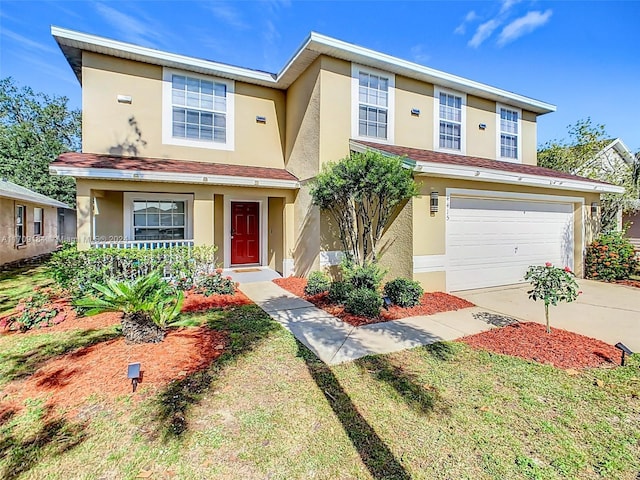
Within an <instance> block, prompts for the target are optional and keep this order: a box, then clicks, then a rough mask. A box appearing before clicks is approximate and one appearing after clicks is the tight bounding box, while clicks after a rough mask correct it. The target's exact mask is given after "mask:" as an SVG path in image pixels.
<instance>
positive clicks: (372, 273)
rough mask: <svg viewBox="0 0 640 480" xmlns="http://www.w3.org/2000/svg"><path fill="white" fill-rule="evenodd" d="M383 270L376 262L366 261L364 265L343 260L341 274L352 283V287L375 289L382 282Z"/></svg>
mask: <svg viewBox="0 0 640 480" xmlns="http://www.w3.org/2000/svg"><path fill="white" fill-rule="evenodd" d="M384 274H385V270H384V269H383V268H382V267H381V266H379V265H378V264H377V263H368V264H366V265H365V266H360V265H355V264H353V263H348V262H343V264H342V275H343V276H344V279H345V280H346V281H347V282H349V283H350V284H351V285H353V288H356V289H358V288H366V289H368V290H373V291H377V290H378V289H379V288H380V284H381V283H382V278H383V277H384Z"/></svg>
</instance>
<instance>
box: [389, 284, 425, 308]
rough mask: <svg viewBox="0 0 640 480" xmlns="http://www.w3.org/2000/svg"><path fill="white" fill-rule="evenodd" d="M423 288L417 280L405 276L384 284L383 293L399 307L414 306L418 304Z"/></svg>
mask: <svg viewBox="0 0 640 480" xmlns="http://www.w3.org/2000/svg"><path fill="white" fill-rule="evenodd" d="M423 293H424V290H423V289H422V287H421V286H420V284H419V283H418V282H415V281H413V280H409V279H407V278H396V279H395V280H391V281H390V282H387V284H386V285H385V286H384V294H385V295H386V296H387V297H389V299H390V300H391V302H392V303H393V304H395V305H398V306H399V307H415V306H416V305H419V304H420V297H422V294H423Z"/></svg>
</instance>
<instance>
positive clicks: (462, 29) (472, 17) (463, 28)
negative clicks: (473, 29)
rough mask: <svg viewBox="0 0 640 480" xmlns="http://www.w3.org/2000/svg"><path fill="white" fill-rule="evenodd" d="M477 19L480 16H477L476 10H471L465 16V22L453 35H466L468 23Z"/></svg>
mask: <svg viewBox="0 0 640 480" xmlns="http://www.w3.org/2000/svg"><path fill="white" fill-rule="evenodd" d="M477 18H478V15H477V14H476V12H475V11H474V10H471V11H470V12H469V13H467V14H466V15H465V17H464V20H463V21H462V23H461V24H460V25H458V26H457V27H456V29H455V30H454V31H453V33H455V34H456V35H464V34H465V33H466V32H467V23H471V22H473V21H474V20H476V19H477Z"/></svg>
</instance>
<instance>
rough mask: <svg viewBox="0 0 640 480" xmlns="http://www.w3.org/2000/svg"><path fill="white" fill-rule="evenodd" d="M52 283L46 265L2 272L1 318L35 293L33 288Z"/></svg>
mask: <svg viewBox="0 0 640 480" xmlns="http://www.w3.org/2000/svg"><path fill="white" fill-rule="evenodd" d="M51 283H52V280H51V279H50V278H49V277H48V276H47V271H46V267H45V266H44V265H37V266H31V265H30V266H26V267H21V268H15V269H12V270H10V271H6V272H0V316H2V315H3V314H5V313H7V312H8V311H9V310H12V309H13V308H14V307H15V306H16V305H17V304H18V301H19V300H20V299H21V298H23V297H26V296H27V295H29V294H30V293H31V292H32V291H33V287H36V286H38V287H42V286H46V285H49V284H51Z"/></svg>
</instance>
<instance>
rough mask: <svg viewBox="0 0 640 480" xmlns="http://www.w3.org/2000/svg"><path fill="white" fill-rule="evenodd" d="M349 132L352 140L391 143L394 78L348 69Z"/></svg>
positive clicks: (374, 72)
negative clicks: (349, 96)
mask: <svg viewBox="0 0 640 480" xmlns="http://www.w3.org/2000/svg"><path fill="white" fill-rule="evenodd" d="M352 77H353V92H352V93H353V98H354V99H357V101H356V100H354V101H353V103H354V104H353V111H354V113H353V127H354V128H353V132H352V135H353V136H354V137H356V138H363V139H373V140H381V141H385V142H392V141H393V108H394V105H393V101H394V86H395V76H394V75H392V74H388V73H385V72H379V71H376V70H372V69H368V68H364V67H360V66H357V65H353V66H352Z"/></svg>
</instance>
